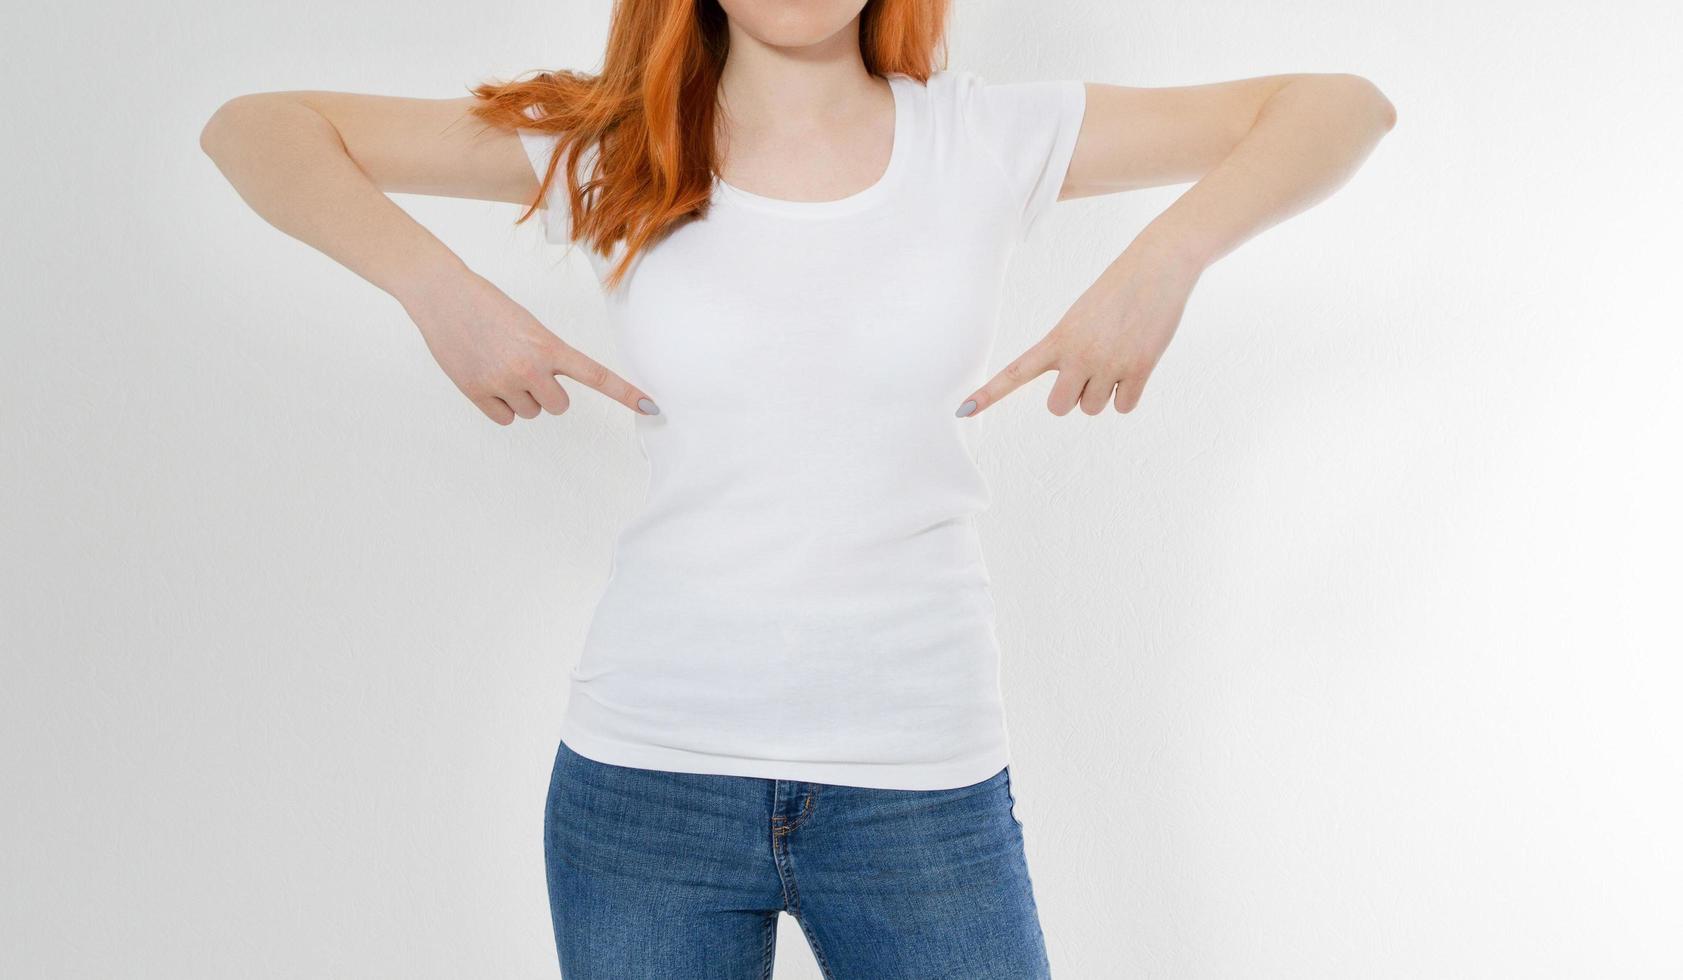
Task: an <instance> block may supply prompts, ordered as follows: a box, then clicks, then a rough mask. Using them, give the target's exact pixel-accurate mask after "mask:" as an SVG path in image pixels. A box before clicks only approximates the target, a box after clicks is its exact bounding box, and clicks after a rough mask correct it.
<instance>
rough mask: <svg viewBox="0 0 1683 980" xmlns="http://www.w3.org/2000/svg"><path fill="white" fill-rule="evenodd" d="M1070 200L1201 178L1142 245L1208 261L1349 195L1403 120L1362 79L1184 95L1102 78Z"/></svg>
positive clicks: (1277, 80)
mask: <svg viewBox="0 0 1683 980" xmlns="http://www.w3.org/2000/svg"><path fill="white" fill-rule="evenodd" d="M1087 99H1088V103H1087V115H1086V118H1085V120H1084V122H1083V124H1082V127H1081V134H1080V136H1079V137H1078V139H1077V140H1076V147H1075V155H1074V156H1073V157H1072V158H1071V160H1070V165H1069V173H1068V174H1067V175H1066V177H1065V179H1064V186H1063V190H1062V194H1061V195H1060V196H1061V197H1064V198H1070V197H1085V196H1089V195H1093V194H1108V193H1112V192H1115V191H1122V190H1131V189H1134V188H1138V187H1153V186H1158V185H1162V184H1178V183H1183V182H1185V181H1189V180H1196V181H1197V183H1196V184H1194V185H1193V186H1192V187H1191V188H1189V189H1188V190H1187V192H1186V193H1185V194H1183V195H1181V197H1180V198H1179V199H1178V200H1177V201H1175V203H1174V204H1173V205H1171V206H1170V207H1169V208H1168V209H1167V210H1165V211H1164V212H1163V213H1162V214H1161V215H1159V216H1158V218H1157V219H1156V220H1155V221H1153V222H1152V223H1151V224H1150V225H1149V226H1147V229H1146V231H1145V233H1144V234H1142V235H1141V238H1143V239H1146V242H1145V243H1144V244H1151V245H1156V246H1158V247H1162V248H1167V249H1170V250H1173V251H1175V252H1178V253H1180V254H1182V255H1183V256H1184V257H1185V258H1186V260H1187V261H1189V262H1192V263H1195V264H1197V265H1199V266H1208V265H1210V264H1211V263H1213V262H1215V261H1216V260H1217V259H1219V258H1221V257H1222V256H1224V255H1226V254H1227V253H1229V252H1231V251H1232V250H1233V249H1235V248H1237V247H1238V246H1239V245H1241V244H1243V243H1244V242H1245V241H1247V240H1249V239H1250V238H1252V237H1254V236H1255V235H1256V234H1258V233H1259V232H1262V231H1264V230H1265V229H1267V228H1269V227H1271V226H1273V225H1275V224H1278V223H1279V222H1281V221H1284V220H1285V219H1287V218H1289V217H1291V216H1292V215H1295V214H1297V213H1298V212H1300V211H1303V210H1304V209H1306V208H1308V207H1310V206H1311V205H1313V204H1316V203H1317V202H1319V201H1321V200H1323V199H1324V198H1326V197H1327V196H1328V195H1330V194H1331V193H1332V192H1333V191H1335V190H1337V189H1338V188H1339V187H1340V186H1342V185H1343V184H1344V183H1345V182H1346V181H1347V180H1349V179H1350V177H1351V175H1353V174H1354V173H1355V172H1356V168H1357V167H1358V166H1360V164H1361V162H1362V161H1363V160H1364V159H1366V158H1367V156H1368V154H1369V153H1370V152H1372V150H1373V148H1374V147H1375V146H1376V145H1378V143H1379V140H1380V138H1381V137H1383V136H1384V135H1385V134H1386V133H1387V132H1389V131H1390V129H1391V127H1392V126H1394V125H1395V124H1396V118H1397V117H1396V108H1395V107H1394V106H1392V105H1391V102H1390V100H1389V99H1387V98H1385V95H1384V94H1383V93H1382V92H1380V91H1379V89H1378V87H1377V86H1375V85H1374V84H1373V83H1372V82H1370V81H1368V80H1367V79H1365V78H1362V77H1360V76H1357V75H1345V74H1322V75H1269V76H1264V77H1261V78H1247V79H1240V80H1238V81H1233V82H1219V83H1215V84H1211V85H1194V86H1185V87H1180V88H1160V89H1150V88H1128V87H1125V86H1120V85H1101V84H1092V83H1090V84H1089V85H1088V86H1087Z"/></svg>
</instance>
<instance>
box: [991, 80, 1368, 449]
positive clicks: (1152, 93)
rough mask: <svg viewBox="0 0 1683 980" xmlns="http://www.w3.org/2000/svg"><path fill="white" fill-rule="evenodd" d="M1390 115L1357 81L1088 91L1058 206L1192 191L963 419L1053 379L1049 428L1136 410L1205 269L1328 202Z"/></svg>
mask: <svg viewBox="0 0 1683 980" xmlns="http://www.w3.org/2000/svg"><path fill="white" fill-rule="evenodd" d="M1395 123H1396V110H1395V108H1394V107H1392V105H1391V103H1390V100H1388V99H1387V98H1385V96H1384V95H1383V94H1382V93H1381V92H1380V91H1379V89H1378V88H1377V87H1376V86H1374V85H1373V83H1372V82H1369V81H1368V80H1367V79H1365V78H1361V77H1359V76H1356V75H1347V74H1301V75H1271V76H1265V77H1261V78H1248V79H1239V80H1237V81H1230V82H1219V83H1214V84H1209V85H1193V86H1183V87H1176V88H1130V87H1126V86H1119V85H1104V84H1098V83H1088V85H1087V110H1086V115H1085V116H1084V118H1083V121H1082V125H1081V132H1080V134H1079V136H1078V137H1077V140H1076V146H1075V152H1074V155H1073V156H1072V157H1071V159H1070V164H1069V170H1068V172H1067V174H1066V175H1065V178H1064V184H1063V187H1062V189H1061V192H1060V195H1059V196H1060V198H1072V197H1087V196H1092V195H1096V194H1108V193H1114V192H1117V191H1123V190H1130V189H1134V188H1141V187H1155V186H1161V185H1165V184H1177V183H1184V182H1186V181H1192V180H1196V181H1197V183H1195V184H1194V185H1193V186H1192V187H1191V188H1189V189H1188V190H1187V191H1186V192H1185V193H1184V194H1182V195H1181V196H1180V198H1179V199H1177V200H1176V201H1175V203H1174V204H1172V205H1170V206H1169V207H1168V208H1167V209H1165V210H1164V211H1163V212H1162V213H1161V214H1159V215H1158V216H1157V217H1156V218H1155V219H1154V220H1153V221H1152V222H1151V223H1150V224H1149V225H1147V226H1146V228H1145V229H1144V230H1143V231H1142V232H1141V233H1140V234H1139V235H1138V236H1137V237H1136V238H1135V239H1134V241H1133V242H1132V243H1131V244H1130V245H1129V246H1128V248H1127V249H1125V250H1124V251H1123V252H1122V254H1121V255H1120V256H1118V257H1117V258H1116V260H1115V261H1113V262H1112V263H1111V264H1110V266H1109V267H1108V268H1106V269H1105V271H1104V272H1103V273H1102V274H1101V275H1100V276H1099V278H1098V280H1097V281H1096V282H1094V283H1093V285H1092V286H1091V287H1089V288H1088V290H1087V291H1086V292H1085V293H1083V294H1082V296H1081V297H1080V298H1079V299H1078V300H1077V301H1076V302H1075V304H1074V305H1073V306H1071V307H1070V309H1069V311H1068V312H1067V313H1065V314H1064V316H1063V319H1062V320H1060V321H1059V322H1058V324H1057V326H1056V327H1054V328H1053V329H1052V331H1051V332H1050V333H1048V334H1047V335H1046V336H1045V338H1043V339H1042V340H1041V341H1040V342H1039V343H1037V344H1036V345H1035V346H1034V347H1032V348H1030V349H1029V350H1028V351H1026V352H1024V353H1023V354H1022V355H1021V356H1019V357H1018V358H1016V359H1015V360H1014V361H1012V362H1011V363H1010V364H1008V365H1006V367H1005V368H1004V369H1003V370H1002V371H1000V372H999V373H998V374H997V375H995V376H994V377H993V378H992V379H991V380H989V381H988V383H987V384H985V385H984V386H983V387H981V388H980V389H978V390H977V391H976V392H975V393H974V394H973V395H971V396H970V398H969V399H967V400H966V401H965V402H964V404H963V405H961V406H960V408H959V414H960V415H963V416H969V415H974V414H976V413H978V412H980V411H982V410H983V409H986V408H987V407H988V406H989V405H991V404H993V403H994V402H996V401H998V400H999V399H1001V398H1003V397H1005V395H1007V394H1009V393H1010V392H1012V391H1014V390H1016V389H1017V388H1020V387H1022V386H1023V385H1024V384H1027V383H1028V382H1029V381H1031V380H1033V379H1035V378H1037V377H1039V376H1040V375H1042V374H1044V373H1046V372H1047V371H1053V370H1055V371H1057V372H1058V380H1057V383H1056V384H1054V385H1053V387H1052V391H1051V393H1050V394H1049V395H1048V397H1047V408H1048V409H1049V410H1050V411H1052V412H1053V413H1054V414H1057V415H1064V414H1066V413H1068V412H1069V411H1070V410H1071V409H1072V408H1074V407H1075V406H1076V405H1077V404H1079V405H1080V406H1081V409H1082V411H1084V412H1086V413H1087V414H1089V415H1096V414H1098V413H1099V412H1101V411H1103V410H1104V407H1105V404H1106V403H1107V402H1110V403H1112V404H1114V406H1115V408H1116V410H1117V411H1118V412H1129V411H1132V410H1133V408H1134V407H1135V406H1136V405H1137V404H1138V402H1139V399H1140V395H1141V393H1142V391H1143V389H1144V387H1145V382H1146V379H1147V378H1149V377H1150V375H1151V372H1152V370H1154V369H1155V367H1156V365H1157V362H1158V360H1159V359H1160V358H1161V357H1162V355H1163V351H1164V349H1165V348H1166V347H1167V346H1168V344H1169V341H1170V340H1171V339H1172V338H1173V336H1174V332H1175V329H1176V328H1177V327H1178V325H1179V323H1180V318H1181V313H1182V311H1183V310H1184V309H1185V305H1186V301H1187V298H1188V296H1189V294H1190V293H1191V290H1192V287H1193V286H1194V285H1195V284H1196V283H1197V281H1198V278H1199V277H1200V276H1201V275H1202V274H1203V271H1204V269H1205V268H1207V267H1208V266H1209V265H1210V264H1211V263H1213V262H1215V261H1216V260H1217V259H1220V258H1221V257H1222V256H1224V255H1226V254H1228V253H1229V252H1231V251H1232V250H1233V249H1235V248H1237V247H1238V246H1239V245H1241V244H1243V243H1244V242H1245V241H1247V240H1249V239H1250V238H1252V237H1254V236H1255V235H1257V234H1259V233H1260V232H1262V231H1264V230H1265V229H1267V228H1269V227H1271V226H1273V225H1275V224H1277V223H1279V222H1281V221H1284V220H1285V219H1287V218H1289V217H1291V216H1292V215H1295V214H1297V213H1299V212H1301V211H1303V210H1305V209H1306V208H1308V207H1310V206H1312V205H1313V204H1315V203H1317V202H1319V201H1320V200H1322V199H1324V198H1325V197H1327V196H1328V195H1330V194H1331V193H1332V192H1333V191H1335V190H1336V189H1337V188H1338V187H1340V186H1341V185H1343V184H1344V183H1345V182H1346V181H1347V180H1349V178H1350V176H1351V175H1352V174H1354V173H1355V171H1356V169H1357V167H1359V166H1360V164H1361V163H1362V161H1363V160H1364V159H1366V158H1367V156H1368V154H1369V153H1371V152H1372V150H1373V148H1374V146H1376V145H1377V144H1378V142H1379V140H1380V139H1381V137H1383V136H1384V135H1385V133H1387V132H1389V131H1390V129H1391V127H1392V126H1393V125H1395Z"/></svg>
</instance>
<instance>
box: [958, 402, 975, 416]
mask: <svg viewBox="0 0 1683 980" xmlns="http://www.w3.org/2000/svg"><path fill="white" fill-rule="evenodd" d="M975 410H976V399H974V398H968V399H965V402H964V404H962V405H960V406H958V417H959V418H964V417H965V416H966V415H969V414H970V413H971V412H974V411H975Z"/></svg>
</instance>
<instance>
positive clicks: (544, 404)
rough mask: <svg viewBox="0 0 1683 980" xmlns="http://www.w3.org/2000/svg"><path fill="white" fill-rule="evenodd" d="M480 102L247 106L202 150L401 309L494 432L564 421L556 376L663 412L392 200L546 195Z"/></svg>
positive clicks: (278, 101) (252, 101) (205, 136)
mask: <svg viewBox="0 0 1683 980" xmlns="http://www.w3.org/2000/svg"><path fill="white" fill-rule="evenodd" d="M472 103H473V99H472V97H463V98H458V99H411V98H398V97H392V96H377V95H361V94H355V93H348V92H314V91H307V92H265V93H259V94H254V95H243V96H240V97H238V98H235V99H232V100H230V101H228V102H227V103H225V104H224V105H223V106H222V107H221V108H219V109H218V110H217V111H216V113H215V114H214V115H212V116H211V118H210V121H209V122H208V123H206V125H205V127H204V131H203V132H202V133H201V134H200V136H199V144H200V146H201V147H202V148H203V149H204V151H205V153H206V154H208V155H209V156H210V158H211V159H212V160H213V161H215V163H216V165H217V167H218V168H219V169H220V170H221V171H222V173H223V175H224V176H225V177H227V179H228V182H229V183H230V184H232V185H233V187H234V189H235V190H236V191H237V192H238V193H239V195H240V197H241V198H242V199H243V200H244V201H245V202H246V203H247V204H248V205H250V206H251V208H252V210H253V211H255V212H257V214H258V215H259V216H261V217H262V218H263V219H264V220H265V221H267V222H269V223H270V224H271V225H273V226H275V227H276V228H278V229H280V230H281V231H283V232H285V233H286V234H288V235H291V236H292V237H294V238H296V239H298V240H300V241H302V242H304V243H306V244H308V245H310V246H312V247H314V248H316V249H318V250H319V251H321V252H322V253H324V254H325V255H327V256H328V257H330V258H332V259H333V260H335V261H337V262H338V263H340V264H341V265H343V266H345V267H346V268H347V269H350V270H351V271H352V272H355V273H356V274H357V275H359V276H361V277H362V278H364V279H366V280H368V281H369V282H370V283H373V284H374V285H375V286H378V287H379V288H380V289H382V290H384V291H386V292H387V293H389V294H391V296H392V297H394V298H395V299H397V300H398V302H399V303H401V304H402V305H403V307H404V309H405V310H406V311H407V312H408V313H409V314H410V316H411V318H412V319H414V320H415V323H416V325H417V326H418V327H420V329H421V333H422V335H423V337H424V338H425V339H426V341H427V345H428V347H429V348H430V349H431V350H432V352H433V355H434V357H435V358H437V359H438V361H439V364H440V366H441V367H443V368H444V370H445V373H446V374H447V375H449V376H450V378H451V380H452V381H453V382H455V383H456V385H457V387H458V388H460V389H461V390H462V392H463V394H465V395H467V396H468V397H469V398H470V399H471V400H472V401H473V402H474V404H475V405H477V406H479V408H480V410H481V411H483V412H485V414H486V415H487V416H489V417H490V418H492V419H493V420H494V421H497V422H498V423H500V424H504V425H506V424H508V423H510V422H512V421H513V420H514V417H515V416H516V415H519V416H520V417H522V418H534V417H536V416H537V414H538V412H539V411H542V410H547V411H549V412H550V413H552V414H556V415H559V414H560V413H561V412H563V411H565V410H566V408H567V407H568V404H569V399H568V397H567V394H566V392H565V390H564V389H562V388H561V386H560V385H559V384H558V383H557V382H556V380H555V375H556V374H565V375H567V376H569V377H572V378H575V379H577V380H579V381H581V382H583V383H584V384H586V385H589V386H590V387H592V388H595V389H597V390H599V391H601V392H603V393H604V394H606V395H608V396H609V397H611V398H614V399H615V400H617V401H620V402H622V403H624V404H626V405H628V406H630V407H632V408H634V409H636V410H638V411H642V412H645V413H647V412H648V411H649V410H650V409H652V408H653V402H652V400H648V399H647V396H646V395H645V394H644V393H643V392H642V391H640V390H639V389H637V388H636V387H634V386H632V385H631V384H629V383H628V382H626V381H625V380H624V379H622V378H620V377H619V376H618V375H616V374H614V373H613V372H611V371H608V370H607V369H606V368H604V367H602V366H601V365H600V364H598V363H596V362H595V361H593V360H591V359H589V358H588V357H585V356H584V355H583V354H582V353H580V352H578V351H576V350H574V349H572V348H570V347H568V346H567V345H566V344H564V343H562V342H561V341H560V340H559V338H556V337H555V335H554V334H552V333H550V332H549V331H548V330H547V329H545V328H544V327H543V326H542V325H541V324H539V323H538V322H537V320H536V319H534V318H533V317H532V316H531V314H530V313H528V312H527V311H526V310H524V309H523V308H521V307H520V306H519V305H518V304H515V303H514V302H513V301H512V300H510V299H508V297H507V296H505V295H503V293H502V292H501V291H500V290H498V289H497V288H496V287H495V286H493V285H492V284H491V283H489V282H488V281H486V280H485V279H484V278H483V277H481V276H478V275H475V274H474V273H473V272H472V271H471V270H469V269H468V268H467V267H466V265H465V264H464V263H463V262H462V261H461V259H460V258H459V257H458V256H457V255H456V254H455V253H454V252H452V251H451V250H450V249H449V248H447V247H446V246H445V245H444V243H443V242H441V241H439V240H438V238H437V237H436V236H434V235H433V234H432V233H431V232H430V231H428V230H427V229H426V228H425V227H423V226H422V225H421V224H420V223H419V222H417V221H415V220H414V219H413V218H411V217H410V216H409V215H408V214H407V213H406V212H405V211H404V210H403V209H402V208H400V207H398V206H397V205H396V204H395V203H393V202H392V200H391V199H390V198H389V197H387V196H386V195H387V194H388V193H392V192H397V193H409V194H430V195H436V196H444V197H462V198H473V199H478V200H486V201H506V202H510V203H515V204H526V203H529V202H531V201H532V200H533V199H534V198H535V197H536V196H537V191H538V179H537V175H536V174H535V173H534V172H533V170H532V166H531V163H530V162H529V161H528V159H527V157H526V154H525V150H524V149H523V148H522V147H521V145H520V140H519V137H518V136H517V135H516V134H515V133H514V132H512V131H509V130H501V129H496V128H493V127H489V126H487V125H485V124H484V123H482V122H480V121H479V120H478V119H476V118H475V117H473V116H471V115H469V114H468V111H467V110H468V107H469V106H470V105H471V104H472ZM645 402H646V407H640V406H642V405H643V403H645ZM655 411H658V410H655Z"/></svg>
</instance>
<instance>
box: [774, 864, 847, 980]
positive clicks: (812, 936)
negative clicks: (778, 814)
mask: <svg viewBox="0 0 1683 980" xmlns="http://www.w3.org/2000/svg"><path fill="white" fill-rule="evenodd" d="M773 847H774V848H775V849H776V850H777V851H778V852H779V857H778V864H779V865H781V866H782V867H784V868H786V869H787V870H788V872H789V874H788V876H787V877H786V878H784V879H783V895H784V899H785V901H786V902H787V903H788V906H789V914H790V915H792V916H794V917H795V921H796V922H799V923H800V924H801V931H802V932H803V933H805V934H806V941H807V945H809V946H811V947H812V958H813V959H814V960H816V961H817V963H818V971H819V972H820V973H822V974H823V975H824V980H835V974H834V973H832V972H830V961H829V960H828V959H825V957H824V947H823V946H822V945H821V944H820V943H819V942H818V934H817V933H816V932H813V931H812V925H811V923H809V922H807V920H806V917H805V916H803V915H801V890H800V886H799V885H798V884H796V882H795V858H794V855H792V854H790V853H789V842H788V840H787V839H783V840H782V841H781V842H780V843H779V844H774V845H773Z"/></svg>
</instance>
